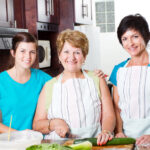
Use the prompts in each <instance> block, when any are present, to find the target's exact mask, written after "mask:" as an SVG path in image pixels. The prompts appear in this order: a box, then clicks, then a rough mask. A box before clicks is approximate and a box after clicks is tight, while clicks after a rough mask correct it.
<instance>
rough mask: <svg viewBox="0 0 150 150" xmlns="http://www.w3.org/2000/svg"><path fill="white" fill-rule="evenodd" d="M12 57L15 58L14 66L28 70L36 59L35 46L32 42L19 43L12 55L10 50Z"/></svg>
mask: <svg viewBox="0 0 150 150" xmlns="http://www.w3.org/2000/svg"><path fill="white" fill-rule="evenodd" d="M11 53H12V55H13V57H14V58H15V66H17V67H20V68H23V69H29V68H30V67H31V66H32V65H33V63H34V62H35V59H36V44H35V43H32V42H20V43H19V44H18V47H17V49H16V52H15V53H14V51H13V50H11Z"/></svg>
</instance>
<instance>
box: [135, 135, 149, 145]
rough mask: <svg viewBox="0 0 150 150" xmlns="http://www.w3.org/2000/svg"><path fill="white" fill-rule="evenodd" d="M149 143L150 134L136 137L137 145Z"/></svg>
mask: <svg viewBox="0 0 150 150" xmlns="http://www.w3.org/2000/svg"><path fill="white" fill-rule="evenodd" d="M148 143H149V144H150V135H142V136H141V137H139V138H137V139H136V145H142V144H143V145H144V144H145V145H146V144H148Z"/></svg>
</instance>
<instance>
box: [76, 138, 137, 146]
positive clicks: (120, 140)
mask: <svg viewBox="0 0 150 150" xmlns="http://www.w3.org/2000/svg"><path fill="white" fill-rule="evenodd" d="M84 141H89V142H91V143H92V145H93V146H98V145H97V138H85V139H77V140H74V143H75V144H77V143H81V142H84ZM135 141H136V140H135V139H134V138H113V139H112V140H111V141H108V142H107V143H106V144H105V145H126V144H135Z"/></svg>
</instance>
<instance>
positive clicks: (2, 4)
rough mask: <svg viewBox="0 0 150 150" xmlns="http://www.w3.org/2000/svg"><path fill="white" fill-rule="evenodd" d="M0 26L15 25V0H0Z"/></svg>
mask: <svg viewBox="0 0 150 150" xmlns="http://www.w3.org/2000/svg"><path fill="white" fill-rule="evenodd" d="M0 11H1V13H0V26H1V27H15V23H14V22H15V21H14V4H13V0H0Z"/></svg>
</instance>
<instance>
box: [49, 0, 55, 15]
mask: <svg viewBox="0 0 150 150" xmlns="http://www.w3.org/2000/svg"><path fill="white" fill-rule="evenodd" d="M49 1H50V15H54V0H49Z"/></svg>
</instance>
